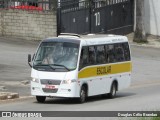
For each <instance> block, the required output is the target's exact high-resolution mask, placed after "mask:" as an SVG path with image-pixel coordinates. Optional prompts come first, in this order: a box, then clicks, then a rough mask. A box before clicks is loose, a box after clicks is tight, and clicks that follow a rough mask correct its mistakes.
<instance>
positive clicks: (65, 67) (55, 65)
mask: <svg viewBox="0 0 160 120" xmlns="http://www.w3.org/2000/svg"><path fill="white" fill-rule="evenodd" d="M50 65H54V66H60V67H64V68H65V69H66V70H68V71H70V69H69V68H67V67H66V66H64V65H59V64H50Z"/></svg>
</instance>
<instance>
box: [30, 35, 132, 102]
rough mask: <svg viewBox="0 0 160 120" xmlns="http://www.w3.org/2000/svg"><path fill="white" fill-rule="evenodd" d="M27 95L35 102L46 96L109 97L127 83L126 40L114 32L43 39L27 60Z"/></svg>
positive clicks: (128, 75) (128, 59)
mask: <svg viewBox="0 0 160 120" xmlns="http://www.w3.org/2000/svg"><path fill="white" fill-rule="evenodd" d="M28 63H29V65H30V66H31V67H32V70H31V77H32V80H31V94H32V95H33V96H36V99H37V101H38V102H45V99H46V97H67V98H78V100H79V102H81V103H83V102H85V100H86V98H87V97H89V96H95V95H103V96H108V97H110V98H114V97H115V96H116V92H117V91H119V90H122V89H124V88H127V87H129V86H130V83H131V67H132V66H131V65H132V62H131V56H130V47H129V43H128V39H127V37H125V36H118V35H94V34H90V35H85V36H78V35H75V34H62V35H60V36H58V37H54V38H47V39H45V40H43V41H42V42H41V43H40V45H39V47H38V49H37V52H36V54H35V55H34V56H33V58H32V60H31V55H28Z"/></svg>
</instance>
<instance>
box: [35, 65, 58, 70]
mask: <svg viewBox="0 0 160 120" xmlns="http://www.w3.org/2000/svg"><path fill="white" fill-rule="evenodd" d="M34 66H35V67H37V66H49V67H50V68H51V69H52V70H55V69H56V68H54V67H52V65H50V64H45V65H44V64H39V65H34Z"/></svg>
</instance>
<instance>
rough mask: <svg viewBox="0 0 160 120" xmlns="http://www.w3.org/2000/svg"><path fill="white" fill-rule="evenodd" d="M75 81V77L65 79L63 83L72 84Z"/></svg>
mask: <svg viewBox="0 0 160 120" xmlns="http://www.w3.org/2000/svg"><path fill="white" fill-rule="evenodd" d="M74 82H77V80H75V79H73V80H63V81H62V84H71V83H74Z"/></svg>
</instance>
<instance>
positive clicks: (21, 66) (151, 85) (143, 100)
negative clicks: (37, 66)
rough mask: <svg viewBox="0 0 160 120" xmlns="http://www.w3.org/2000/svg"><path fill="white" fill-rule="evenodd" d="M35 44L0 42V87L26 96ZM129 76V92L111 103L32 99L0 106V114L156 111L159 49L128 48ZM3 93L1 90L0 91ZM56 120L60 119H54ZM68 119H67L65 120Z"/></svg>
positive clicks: (159, 83) (159, 97) (159, 88)
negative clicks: (130, 80) (130, 79)
mask: <svg viewBox="0 0 160 120" xmlns="http://www.w3.org/2000/svg"><path fill="white" fill-rule="evenodd" d="M38 44H39V42H34V41H20V40H16V39H11V40H10V39H4V38H0V86H5V87H6V89H7V90H5V91H12V92H18V93H19V94H20V95H21V96H26V95H30V88H29V85H24V84H22V81H26V80H30V68H29V66H28V64H27V54H28V53H31V54H33V53H34V51H35V50H36V47H37V45H38ZM131 50H132V61H133V73H132V84H131V87H130V88H129V89H126V90H123V91H119V92H118V94H117V97H116V98H115V99H102V98H101V97H100V96H96V97H91V98H89V99H88V101H87V102H86V103H85V104H77V103H76V102H75V100H71V99H57V98H54V99H47V101H46V103H45V104H39V103H37V102H36V100H35V99H34V98H32V99H29V100H24V101H19V102H13V103H12V102H11V103H7V104H6V103H3V104H0V110H3V111H4V110H7V111H11V110H17V111H26V110H28V111H30V110H36V111H39V110H40V111H42V110H43V111H112V110H113V111H118V110H120V111H122V110H125V111H131V110H160V104H159V103H160V102H159V101H160V93H159V91H160V74H159V73H160V72H159V71H160V49H157V48H148V47H139V46H134V45H133V46H132V45H131ZM0 91H3V90H0ZM57 119H60V118H57ZM66 119H69V118H66Z"/></svg>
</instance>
